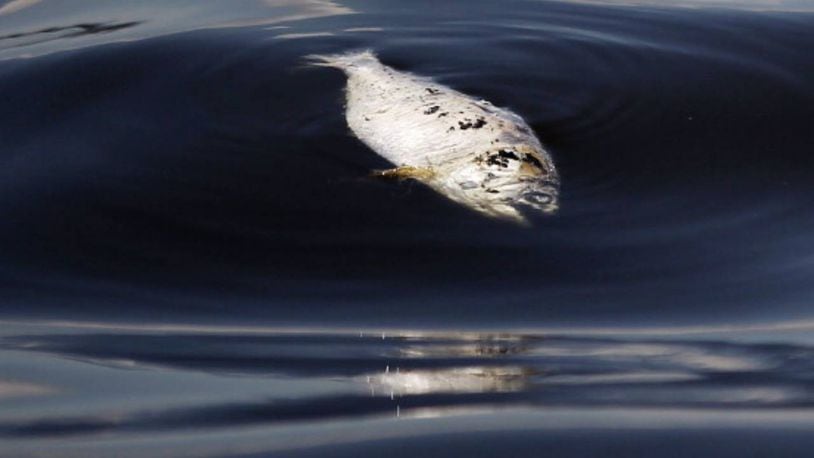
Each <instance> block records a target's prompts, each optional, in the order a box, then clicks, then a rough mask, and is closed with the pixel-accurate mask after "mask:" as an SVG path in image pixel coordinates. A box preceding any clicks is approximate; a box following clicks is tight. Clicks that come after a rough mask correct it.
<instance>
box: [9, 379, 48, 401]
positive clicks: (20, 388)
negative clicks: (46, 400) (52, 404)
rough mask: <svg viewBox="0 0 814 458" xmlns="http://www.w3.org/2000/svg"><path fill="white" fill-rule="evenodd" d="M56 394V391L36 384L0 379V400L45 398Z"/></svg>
mask: <svg viewBox="0 0 814 458" xmlns="http://www.w3.org/2000/svg"><path fill="white" fill-rule="evenodd" d="M54 393H56V389H54V388H52V387H50V386H46V385H40V384H36V383H29V382H20V381H14V380H2V379H0V400H3V399H8V398H25V397H32V396H45V395H49V394H54Z"/></svg>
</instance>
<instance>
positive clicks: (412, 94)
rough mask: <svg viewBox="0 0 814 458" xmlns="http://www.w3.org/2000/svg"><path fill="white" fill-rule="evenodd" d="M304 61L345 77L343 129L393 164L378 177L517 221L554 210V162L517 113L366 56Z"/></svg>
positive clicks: (315, 57)
mask: <svg viewBox="0 0 814 458" xmlns="http://www.w3.org/2000/svg"><path fill="white" fill-rule="evenodd" d="M308 58H309V60H310V62H311V63H312V64H314V65H319V66H326V67H334V68H338V69H341V70H342V71H344V72H345V74H346V75H347V77H348V83H347V89H346V96H347V101H346V113H345V114H346V118H347V122H348V126H349V127H350V129H351V130H352V131H353V133H354V134H355V135H356V136H357V137H358V138H359V139H360V140H361V141H362V142H363V143H365V144H366V145H367V146H368V147H370V148H371V149H372V150H373V151H375V152H376V153H378V154H379V155H381V156H382V157H384V158H385V159H387V160H388V161H390V162H391V163H393V164H394V165H395V166H396V167H395V168H392V169H389V170H383V171H379V172H377V173H376V174H377V175H378V176H381V177H392V178H399V179H405V178H409V179H415V180H418V181H420V182H422V183H424V184H426V185H427V186H429V187H430V188H432V189H434V190H435V191H437V192H438V193H440V194H442V195H444V196H446V197H447V198H449V199H451V200H453V201H455V202H458V203H459V204H462V205H464V206H466V207H469V208H471V209H473V210H476V211H478V212H481V213H483V214H486V215H488V216H491V217H496V218H503V219H508V220H513V221H517V222H521V223H523V222H525V221H526V217H525V215H524V212H523V210H524V209H531V210H536V211H540V212H543V213H554V212H555V211H556V210H557V209H558V206H559V198H558V197H559V184H560V180H559V176H558V174H557V170H556V169H555V167H554V162H553V161H552V159H551V156H550V155H549V154H548V152H546V150H545V149H544V148H543V146H542V144H541V143H540V140H538V139H537V137H536V136H535V135H534V133H533V131H532V130H531V128H530V127H529V126H528V124H526V122H525V121H524V120H523V118H521V117H520V116H518V115H516V114H515V113H512V112H511V111H509V110H507V109H505V108H499V107H496V106H494V105H492V104H491V103H489V102H487V101H485V100H479V99H477V98H474V97H471V96H468V95H466V94H463V93H461V92H458V91H456V90H454V89H451V88H449V87H446V86H443V85H441V84H438V83H437V82H435V81H433V80H432V79H430V78H426V77H422V76H418V75H413V74H411V73H406V72H401V71H398V70H395V69H393V68H390V67H388V66H387V65H384V64H382V63H381V62H379V60H378V59H377V58H376V56H375V55H374V54H373V53H372V52H370V51H358V52H350V53H346V54H335V55H312V56H308Z"/></svg>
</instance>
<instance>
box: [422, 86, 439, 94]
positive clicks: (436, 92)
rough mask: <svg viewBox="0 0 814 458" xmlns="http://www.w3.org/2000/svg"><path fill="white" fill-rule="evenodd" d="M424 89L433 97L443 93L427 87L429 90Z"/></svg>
mask: <svg viewBox="0 0 814 458" xmlns="http://www.w3.org/2000/svg"><path fill="white" fill-rule="evenodd" d="M424 89H426V90H427V92H429V93H430V94H432V95H435V94H440V93H441V91H439V90H438V89H433V88H431V87H427V88H424Z"/></svg>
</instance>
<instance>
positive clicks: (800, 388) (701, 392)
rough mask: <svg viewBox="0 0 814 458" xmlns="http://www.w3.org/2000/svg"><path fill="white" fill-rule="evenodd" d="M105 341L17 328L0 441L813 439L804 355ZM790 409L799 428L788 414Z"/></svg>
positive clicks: (471, 339)
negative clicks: (359, 430) (420, 432)
mask: <svg viewBox="0 0 814 458" xmlns="http://www.w3.org/2000/svg"><path fill="white" fill-rule="evenodd" d="M101 328H102V325H101V324H96V325H94V328H93V329H92V330H89V329H84V330H83V329H82V327H81V326H77V327H73V328H59V327H53V326H46V327H41V326H29V327H28V328H27V329H26V327H25V326H20V329H21V330H25V331H27V332H25V333H14V332H9V331H8V328H7V329H6V332H5V335H4V336H3V337H2V339H0V361H2V363H3V364H2V365H1V366H0V367H2V372H0V403H2V405H3V406H4V408H3V409H2V410H1V411H0V437H3V438H4V440H8V441H10V443H12V444H17V445H19V446H21V447H23V448H25V447H24V446H25V444H29V445H30V444H31V443H32V442H31V440H32V439H38V440H45V441H59V440H62V439H63V438H73V439H72V440H73V441H74V443H75V446H76V444H83V443H84V444H85V445H86V446H89V444H92V443H95V442H96V441H97V440H99V439H101V438H107V439H106V440H110V439H111V438H114V439H115V440H116V441H136V442H138V441H139V440H141V439H142V438H145V437H149V436H152V435H155V434H160V436H161V437H163V439H162V440H164V441H170V442H172V441H173V440H176V439H173V437H174V436H176V435H178V434H181V435H185V434H195V435H201V434H205V435H206V436H210V437H214V436H213V435H215V436H217V435H226V436H229V435H235V434H238V435H248V436H253V435H255V434H256V432H259V431H265V433H264V434H266V436H264V437H266V440H268V437H280V436H279V435H281V434H282V435H285V434H287V433H286V431H294V430H298V431H301V432H303V431H304V432H307V435H309V437H311V440H312V441H311V442H309V446H315V445H318V444H319V443H320V441H319V440H315V436H314V434H315V433H314V431H318V430H320V429H321V428H329V429H330V428H333V427H335V426H337V425H345V426H347V425H352V424H357V423H360V422H361V423H365V422H370V421H378V422H379V423H376V424H377V425H378V426H377V428H376V429H375V430H376V431H378V433H374V431H373V430H371V431H368V434H379V433H382V434H383V431H384V430H386V429H387V428H383V425H384V424H383V423H381V422H382V421H392V420H394V419H396V420H403V421H446V420H444V419H448V420H449V421H450V422H451V423H443V424H444V425H446V426H453V425H455V427H456V428H457V427H460V425H461V418H464V417H471V418H479V419H480V420H479V421H480V422H481V423H480V426H479V427H480V428H486V429H487V430H492V429H494V428H495V427H497V424H496V423H495V421H496V418H502V417H501V416H502V415H509V418H510V419H512V420H511V421H515V420H516V418H517V416H518V415H521V414H518V412H521V411H524V412H528V413H529V414H531V415H547V416H548V417H549V418H551V416H552V415H553V416H554V417H556V416H557V415H565V418H567V417H568V415H572V414H563V413H562V412H577V413H574V415H577V417H579V418H581V420H580V421H581V422H582V423H581V424H582V426H583V427H588V426H590V425H591V424H592V422H597V421H599V420H597V419H598V418H605V419H604V420H601V421H599V423H596V424H595V425H594V426H595V427H603V426H600V425H601V422H604V421H610V422H611V423H612V422H613V421H612V420H610V419H611V418H612V417H613V416H614V415H619V416H621V418H624V416H625V415H629V414H624V413H623V412H626V411H630V412H637V413H634V414H630V415H632V416H631V417H630V419H629V420H622V419H620V420H619V421H622V423H624V422H625V421H632V422H633V424H640V423H641V421H642V420H641V418H640V417H642V416H645V417H646V416H647V415H649V414H648V413H647V412H648V410H647V409H659V411H660V412H661V411H662V409H668V410H667V411H668V412H669V411H674V412H684V413H682V414H678V415H673V414H660V417H659V418H660V421H661V422H662V427H672V426H674V425H675V422H676V421H678V422H680V421H682V420H680V419H681V418H682V416H683V415H689V416H690V417H694V416H700V417H704V416H705V415H713V414H714V415H719V416H720V415H723V417H722V418H724V419H727V418H728V417H727V416H726V415H727V414H725V413H724V412H726V411H727V409H736V410H734V411H733V413H732V417H731V418H728V419H727V420H726V421H724V422H723V424H728V423H727V421H735V420H736V419H741V420H742V419H743V418H744V415H746V416H747V417H748V416H750V415H751V416H755V415H757V417H756V418H760V417H761V416H765V418H766V419H767V421H769V420H768V419H772V418H775V419H777V418H783V419H785V420H784V421H791V420H794V421H802V423H800V424H802V425H808V424H810V425H814V423H808V422H809V421H810V420H811V419H812V415H814V410H812V407H814V349H812V348H811V347H810V346H807V345H805V344H791V343H736V342H732V341H726V340H721V339H717V340H712V339H711V340H692V339H686V338H685V339H679V340H675V339H665V338H663V337H661V338H652V337H651V338H647V337H636V338H632V337H624V336H622V335H617V336H615V337H613V338H610V337H587V336H575V335H571V336H564V335H556V334H549V333H545V334H527V333H526V334H523V333H518V334H511V333H500V334H478V333H475V332H464V333H455V332H440V331H436V332H434V333H430V334H426V333H425V334H424V335H419V333H411V332H404V333H400V332H397V331H392V330H391V331H387V332H385V333H374V332H362V333H353V332H340V331H336V332H326V331H320V332H316V331H312V332H308V333H298V332H296V331H295V330H290V331H288V332H286V331H285V330H279V331H277V332H272V331H267V332H263V333H257V332H255V333H239V332H236V331H235V330H234V329H233V330H232V331H229V332H209V333H206V332H200V331H198V332H175V333H172V332H167V331H153V332H150V331H148V330H147V329H148V328H149V326H147V325H144V326H143V327H142V328H141V330H140V331H135V330H134V329H129V330H127V331H121V330H120V331H119V332H117V333H110V332H102V329H101ZM37 329H39V330H40V331H45V332H36V330H37ZM111 329H115V326H113V327H112V328H111ZM187 329H189V328H187ZM100 384H101V385H100ZM4 394H5V395H7V396H3V395H4ZM507 409H508V410H507ZM518 409H520V410H518ZM603 409H610V410H603ZM626 409H627V410H626ZM630 409H633V410H630ZM636 409H645V410H636ZM722 409H723V410H722ZM782 409H792V410H793V411H794V412H797V413H800V414H803V413H804V415H803V416H802V417H800V418H798V417H797V416H795V415H797V414H794V415H787V414H786V413H783V414H778V412H779V411H781V410H782ZM501 412H503V413H501ZM558 412H559V413H558ZM578 412H583V413H582V414H579V413H578ZM588 412H590V413H588ZM597 412H600V413H601V412H605V413H601V414H600V415H599V416H598V417H597V416H595V414H596V413H597ZM613 412H617V413H616V414H614V413H613ZM715 412H718V413H715ZM735 412H739V413H735ZM749 412H752V413H749ZM761 412H762V413H761ZM522 415H526V414H522ZM522 415H521V416H522ZM462 416H463V417H462ZM603 416H604V417H603ZM541 418H543V417H539V418H537V420H536V421H538V422H540V420H541ZM795 418H796V419H795ZM376 419H378V420H376ZM431 419H435V420H431ZM547 421H548V420H547ZM739 421H740V420H739ZM771 421H776V420H771ZM555 424H556V422H555ZM306 425H307V426H306ZM331 425H334V426H331ZM446 426H445V427H446ZM343 427H344V426H343ZM535 427H539V424H536V426H535ZM637 427H638V426H637ZM410 428H411V430H413V431H416V430H415V429H414V428H415V425H411V426H410ZM418 429H420V428H418ZM475 429H477V428H475ZM268 434H271V436H267V435H268ZM255 439H256V438H255ZM77 441H78V442H77ZM284 443H285V444H287V446H289V447H294V448H296V447H297V444H298V442H297V441H296V440H289V439H285V440H284ZM258 447H260V448H262V449H267V448H268V447H267V444H266V446H262V447H261V446H259V445H258ZM264 447H265V448H264ZM135 449H140V448H139V447H136V448H134V449H133V450H135ZM249 449H251V447H249ZM21 450H22V449H21ZM77 450H82V451H83V452H87V451H88V450H89V449H88V448H82V447H79V448H78V449H77ZM201 456H208V455H207V454H206V453H202V454H201Z"/></svg>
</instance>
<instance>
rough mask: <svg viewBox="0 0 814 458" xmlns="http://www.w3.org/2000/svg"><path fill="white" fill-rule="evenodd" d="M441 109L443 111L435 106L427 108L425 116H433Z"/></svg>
mask: <svg viewBox="0 0 814 458" xmlns="http://www.w3.org/2000/svg"><path fill="white" fill-rule="evenodd" d="M440 109H441V107H439V106H438V105H433V106H431V107H429V108H427V109H426V110H424V114H425V115H431V114H433V113H435V112H436V111H438V110H440Z"/></svg>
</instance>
